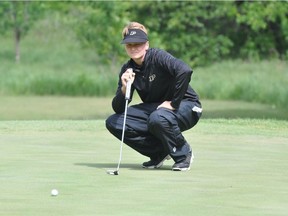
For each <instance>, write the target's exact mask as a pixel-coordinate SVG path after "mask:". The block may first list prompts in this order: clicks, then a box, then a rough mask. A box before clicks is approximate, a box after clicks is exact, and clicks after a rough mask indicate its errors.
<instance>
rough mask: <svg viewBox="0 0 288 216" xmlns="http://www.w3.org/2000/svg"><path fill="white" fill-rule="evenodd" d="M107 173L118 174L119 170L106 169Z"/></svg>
mask: <svg viewBox="0 0 288 216" xmlns="http://www.w3.org/2000/svg"><path fill="white" fill-rule="evenodd" d="M107 174H109V175H119V172H118V170H115V171H114V170H107Z"/></svg>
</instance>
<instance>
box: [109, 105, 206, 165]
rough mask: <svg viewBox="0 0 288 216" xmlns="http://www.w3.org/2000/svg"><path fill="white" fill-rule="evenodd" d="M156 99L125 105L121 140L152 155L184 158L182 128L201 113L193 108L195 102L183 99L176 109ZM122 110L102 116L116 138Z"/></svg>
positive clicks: (120, 130)
mask: <svg viewBox="0 0 288 216" xmlns="http://www.w3.org/2000/svg"><path fill="white" fill-rule="evenodd" d="M159 104H160V103H141V104H137V105H132V106H130V107H128V110H127V117H126V127H125V135H124V143H125V144H127V145H128V146H130V147H131V148H133V149H134V150H136V151H137V152H139V153H141V154H142V155H145V156H147V157H150V158H151V159H156V158H158V157H159V156H163V155H168V154H169V155H170V156H171V157H172V158H173V160H174V161H175V162H179V161H181V160H183V159H184V158H186V155H187V154H188V153H189V151H190V150H191V149H190V146H189V144H188V143H187V142H186V140H185V138H184V137H183V135H182V132H183V131H185V130H188V129H190V128H192V127H193V126H195V125H196V123H197V122H198V120H199V118H200V116H201V113H200V112H194V111H193V110H192V108H193V107H194V106H197V107H201V106H200V105H199V104H197V103H195V102H191V101H187V100H183V101H182V102H181V104H180V107H179V108H178V110H176V111H171V110H169V109H165V108H160V109H157V106H159ZM123 120H124V113H123V114H113V115H111V116H110V117H109V118H108V119H107V120H106V127H107V129H108V130H109V131H110V132H111V133H112V134H113V135H114V136H115V137H117V138H118V139H119V140H121V136H122V128H123Z"/></svg>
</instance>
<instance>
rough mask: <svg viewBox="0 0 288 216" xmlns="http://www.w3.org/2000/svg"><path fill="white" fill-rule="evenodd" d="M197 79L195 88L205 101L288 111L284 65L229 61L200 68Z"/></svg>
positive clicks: (286, 75)
mask: <svg viewBox="0 0 288 216" xmlns="http://www.w3.org/2000/svg"><path fill="white" fill-rule="evenodd" d="M193 76H194V77H193V79H192V80H194V81H192V85H193V86H195V89H197V91H198V92H199V93H200V95H201V96H202V97H203V98H207V99H221V100H231V99H232V100H235V99H237V100H244V101H250V102H261V103H265V104H271V105H272V106H279V107H288V91H287V84H288V65H287V63H286V62H284V61H278V60H274V61H261V62H243V61H240V60H239V61H225V62H220V63H215V64H214V65H212V66H210V67H206V68H196V69H195V71H194V75H193Z"/></svg>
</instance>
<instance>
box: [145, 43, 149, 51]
mask: <svg viewBox="0 0 288 216" xmlns="http://www.w3.org/2000/svg"><path fill="white" fill-rule="evenodd" d="M145 46H146V47H145V48H146V50H148V49H149V41H147V42H146V45H145Z"/></svg>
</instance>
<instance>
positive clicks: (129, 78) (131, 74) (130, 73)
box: [121, 68, 135, 95]
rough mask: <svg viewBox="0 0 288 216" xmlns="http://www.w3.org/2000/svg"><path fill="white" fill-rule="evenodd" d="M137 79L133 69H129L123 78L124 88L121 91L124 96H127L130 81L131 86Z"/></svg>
mask: <svg viewBox="0 0 288 216" xmlns="http://www.w3.org/2000/svg"><path fill="white" fill-rule="evenodd" d="M134 79H135V73H134V72H133V70H132V68H128V69H127V70H126V71H125V72H124V73H123V74H122V76H121V81H122V87H121V91H122V93H123V95H126V89H127V83H128V81H130V82H131V84H132V83H133V82H134Z"/></svg>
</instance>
